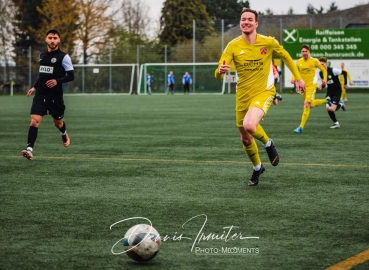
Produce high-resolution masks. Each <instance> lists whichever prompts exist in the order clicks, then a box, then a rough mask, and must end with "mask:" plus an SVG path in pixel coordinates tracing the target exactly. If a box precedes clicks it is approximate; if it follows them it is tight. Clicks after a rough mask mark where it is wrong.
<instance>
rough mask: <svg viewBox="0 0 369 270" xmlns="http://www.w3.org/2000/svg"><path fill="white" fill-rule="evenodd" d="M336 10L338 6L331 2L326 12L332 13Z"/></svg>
mask: <svg viewBox="0 0 369 270" xmlns="http://www.w3.org/2000/svg"><path fill="white" fill-rule="evenodd" d="M337 10H338V6H337V5H336V3H335V2H332V3H331V5H330V6H329V9H328V10H327V12H332V11H337Z"/></svg>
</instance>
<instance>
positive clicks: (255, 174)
mask: <svg viewBox="0 0 369 270" xmlns="http://www.w3.org/2000/svg"><path fill="white" fill-rule="evenodd" d="M264 171H265V167H264V165H263V164H261V167H260V170H258V171H255V170H254V172H253V173H252V175H251V178H250V181H249V183H248V184H247V185H248V186H250V187H254V186H257V185H258V184H259V177H260V175H261V174H262V173H263V172H264Z"/></svg>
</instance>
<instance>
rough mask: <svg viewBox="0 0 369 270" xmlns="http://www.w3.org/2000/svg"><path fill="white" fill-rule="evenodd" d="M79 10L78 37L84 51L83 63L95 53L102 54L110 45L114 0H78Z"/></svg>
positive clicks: (80, 46) (80, 47)
mask: <svg viewBox="0 0 369 270" xmlns="http://www.w3.org/2000/svg"><path fill="white" fill-rule="evenodd" d="M76 3H77V7H78V10H79V14H80V16H79V20H78V25H79V26H78V29H77V39H78V41H79V44H78V45H79V49H80V50H81V51H82V55H83V63H84V64H86V63H88V62H89V61H90V60H91V58H92V56H93V55H98V54H102V53H103V51H104V50H106V48H107V47H108V46H110V42H111V37H112V32H113V25H114V24H113V16H114V14H115V12H114V10H113V11H112V10H111V9H110V7H112V6H113V4H114V1H113V0H76Z"/></svg>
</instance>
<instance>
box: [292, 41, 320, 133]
mask: <svg viewBox="0 0 369 270" xmlns="http://www.w3.org/2000/svg"><path fill="white" fill-rule="evenodd" d="M301 55H302V57H301V58H300V59H299V60H297V62H296V66H297V69H298V70H299V71H300V74H301V76H302V79H303V80H304V82H305V83H306V91H305V92H303V93H302V99H303V100H304V111H303V112H302V117H301V123H300V125H299V126H298V127H297V128H296V129H295V130H294V132H295V133H301V132H302V130H303V129H304V127H305V124H306V121H307V120H308V119H309V115H310V108H314V107H317V106H320V105H323V104H326V103H327V100H325V99H315V92H316V89H317V81H318V76H319V74H318V73H317V68H318V69H320V71H322V72H323V79H322V85H323V87H324V86H325V85H326V82H327V70H326V69H325V68H324V67H323V66H322V65H321V64H320V62H319V60H318V59H316V58H314V57H311V56H310V48H309V46H308V45H302V47H301ZM291 83H292V84H294V83H295V77H294V76H292V78H291Z"/></svg>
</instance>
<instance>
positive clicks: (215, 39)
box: [0, 5, 369, 94]
mask: <svg viewBox="0 0 369 270" xmlns="http://www.w3.org/2000/svg"><path fill="white" fill-rule="evenodd" d="M368 6H369V5H368ZM348 17H349V16H345V17H338V16H334V15H333V16H332V15H329V16H328V15H327V16H324V17H321V18H324V19H319V18H320V17H319V18H317V17H316V16H315V17H314V16H308V15H302V16H288V15H283V16H260V17H259V27H258V33H261V34H263V35H267V36H273V37H275V38H276V39H277V40H278V41H279V42H280V43H282V44H283V41H282V33H283V29H284V28H299V29H316V28H346V27H350V25H352V19H350V18H348ZM197 25H201V22H196V21H194V22H193V37H194V39H192V40H190V41H187V42H185V43H182V44H177V45H176V46H172V47H170V46H163V47H161V48H164V49H163V50H162V51H160V50H158V48H159V46H158V47H157V48H153V47H149V46H148V45H139V46H128V45H127V47H126V48H124V52H123V50H121V49H120V50H118V49H115V48H114V46H113V47H112V48H109V49H107V51H106V52H103V54H104V55H105V58H104V59H108V60H106V63H102V62H101V61H100V62H99V64H136V65H137V66H141V64H144V63H148V62H149V63H153V62H157V63H200V62H201V63H206V62H215V61H218V59H219V57H220V55H221V53H222V51H223V49H224V48H225V46H226V45H227V43H228V42H229V41H231V40H232V39H233V38H235V37H237V36H239V35H240V29H239V20H220V21H215V22H213V24H211V25H209V27H212V28H213V30H214V31H213V34H211V35H207V36H203V34H202V32H201V31H197ZM44 49H45V47H37V48H31V47H28V48H17V51H16V55H17V58H16V61H11V62H10V64H9V65H7V66H6V65H5V64H4V61H1V63H2V67H1V69H2V72H0V83H2V86H1V88H0V93H1V94H8V93H9V92H10V87H11V86H10V84H11V82H10V81H13V84H14V85H13V90H14V93H17V92H22V93H25V92H26V91H27V90H28V89H29V88H30V87H32V85H33V84H34V83H35V81H36V80H37V76H38V55H39V53H40V52H41V51H42V50H44ZM95 58H100V59H101V57H99V56H96V57H95ZM72 59H73V60H74V63H75V64H79V63H78V60H77V59H81V56H80V55H72ZM138 74H139V73H138V72H135V74H134V76H135V78H134V80H133V82H134V85H133V88H134V89H137V86H138V77H137V76H138ZM212 78H213V73H212V72H211V73H210V74H209V79H212ZM118 79H119V78H118ZM108 80H111V79H110V78H109V79H108ZM90 81H93V80H90ZM100 83H102V84H104V83H105V85H109V84H110V85H115V86H119V83H120V82H119V81H116V82H115V81H113V82H112V81H106V82H100ZM85 87H86V89H87V88H89V87H92V86H85ZM281 87H282V86H281ZM69 89H80V90H78V91H80V92H83V91H84V90H83V89H84V88H82V87H80V88H76V87H73V88H69ZM94 89H95V88H94ZM78 91H77V92H78ZM94 91H98V90H94ZM73 92H75V90H73Z"/></svg>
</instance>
